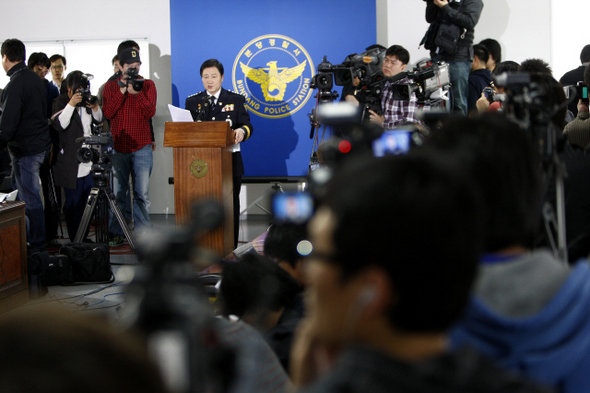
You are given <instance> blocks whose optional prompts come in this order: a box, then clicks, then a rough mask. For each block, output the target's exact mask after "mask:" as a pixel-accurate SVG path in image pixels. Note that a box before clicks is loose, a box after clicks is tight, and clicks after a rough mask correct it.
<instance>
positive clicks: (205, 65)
mask: <svg viewBox="0 0 590 393" xmlns="http://www.w3.org/2000/svg"><path fill="white" fill-rule="evenodd" d="M209 67H215V68H217V70H218V71H219V74H220V75H222V76H223V64H221V63H220V62H219V61H218V60H217V59H209V60H205V62H204V63H203V64H202V65H201V76H203V70H204V69H205V68H209Z"/></svg>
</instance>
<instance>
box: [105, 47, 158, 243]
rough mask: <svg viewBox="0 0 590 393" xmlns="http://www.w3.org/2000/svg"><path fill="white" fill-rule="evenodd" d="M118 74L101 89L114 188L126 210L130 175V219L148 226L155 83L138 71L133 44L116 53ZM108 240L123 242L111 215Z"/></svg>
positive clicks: (139, 227) (138, 228) (141, 227)
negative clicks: (112, 143) (111, 145)
mask: <svg viewBox="0 0 590 393" xmlns="http://www.w3.org/2000/svg"><path fill="white" fill-rule="evenodd" d="M119 63H120V65H121V71H122V73H121V76H120V77H119V78H118V79H116V80H111V81H108V82H107V83H106V85H105V87H104V92H103V111H104V115H105V117H106V118H107V119H109V120H110V122H111V132H112V134H113V139H114V140H115V146H114V150H113V156H112V162H113V192H114V193H115V197H116V200H117V204H118V205H119V208H120V209H121V211H125V208H126V198H125V194H126V192H127V191H128V188H129V183H128V179H129V175H131V179H132V182H133V219H134V223H135V230H136V231H137V232H141V231H143V230H145V229H146V228H148V227H150V226H151V222H150V216H149V214H150V201H149V195H148V193H149V178H150V175H151V172H152V165H153V156H152V136H151V132H150V124H149V121H150V119H151V118H152V117H153V116H154V115H155V114H156V100H157V92H156V85H155V84H154V82H153V81H151V80H149V79H144V78H142V77H141V76H140V75H139V70H140V67H141V60H140V58H139V51H138V50H137V49H135V48H128V49H124V50H122V51H121V52H120V53H119ZM109 232H110V235H111V237H112V239H111V240H112V241H111V242H110V244H113V245H116V244H120V243H122V239H123V230H122V229H121V227H120V225H119V223H118V221H117V220H116V219H113V217H111V220H110V222H109Z"/></svg>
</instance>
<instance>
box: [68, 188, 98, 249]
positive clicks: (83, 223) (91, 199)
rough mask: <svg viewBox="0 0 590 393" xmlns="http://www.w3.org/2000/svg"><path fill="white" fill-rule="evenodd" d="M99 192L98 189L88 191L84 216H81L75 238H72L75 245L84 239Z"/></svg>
mask: <svg viewBox="0 0 590 393" xmlns="http://www.w3.org/2000/svg"><path fill="white" fill-rule="evenodd" d="M99 191H100V190H99V189H98V188H92V190H90V194H89V195H88V201H87V202H86V207H85V208H84V214H82V219H81V220H80V226H79V227H78V232H76V237H75V238H74V242H75V243H80V242H82V240H83V239H84V235H85V234H86V230H87V229H88V225H89V224H90V218H91V217H92V212H93V211H94V207H95V206H96V201H98V192H99Z"/></svg>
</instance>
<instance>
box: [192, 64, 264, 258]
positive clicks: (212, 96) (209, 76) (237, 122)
mask: <svg viewBox="0 0 590 393" xmlns="http://www.w3.org/2000/svg"><path fill="white" fill-rule="evenodd" d="M201 78H202V80H203V86H204V87H205V91H201V92H199V93H197V94H193V95H192V96H189V97H188V98H187V99H186V102H185V108H186V109H188V110H190V111H191V113H192V115H193V119H195V121H227V122H229V125H230V127H231V129H232V130H233V131H234V145H233V146H232V167H233V187H234V195H233V197H234V247H237V245H238V234H239V223H240V188H241V187H242V176H243V175H244V163H243V161H242V153H241V152H240V142H243V141H245V140H247V139H248V138H250V136H251V135H252V130H253V127H252V124H251V123H250V115H249V114H248V111H247V110H246V100H245V98H244V96H242V95H240V94H236V93H234V92H231V91H228V90H226V89H224V88H222V87H221V84H222V82H223V65H222V64H221V63H220V62H219V61H217V60H216V59H209V60H207V61H205V62H204V63H203V64H202V65H201Z"/></svg>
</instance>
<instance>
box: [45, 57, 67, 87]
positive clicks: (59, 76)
mask: <svg viewBox="0 0 590 393" xmlns="http://www.w3.org/2000/svg"><path fill="white" fill-rule="evenodd" d="M49 62H50V63H51V66H50V67H49V70H50V71H51V77H52V80H51V83H53V84H54V85H55V86H56V87H57V88H58V89H60V88H61V83H62V82H63V81H64V79H65V78H64V75H65V71H66V70H67V68H68V67H67V66H66V58H65V57H63V56H62V55H58V54H55V55H53V56H51V57H50V58H49Z"/></svg>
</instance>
